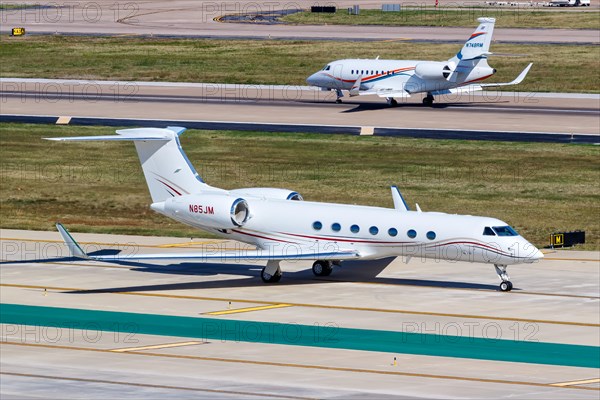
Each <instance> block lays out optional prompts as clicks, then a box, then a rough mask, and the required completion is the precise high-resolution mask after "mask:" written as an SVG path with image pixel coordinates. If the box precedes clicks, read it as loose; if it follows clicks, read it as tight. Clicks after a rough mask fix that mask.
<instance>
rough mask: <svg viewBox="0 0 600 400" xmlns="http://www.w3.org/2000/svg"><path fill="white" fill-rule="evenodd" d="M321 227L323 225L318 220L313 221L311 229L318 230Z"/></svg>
mask: <svg viewBox="0 0 600 400" xmlns="http://www.w3.org/2000/svg"><path fill="white" fill-rule="evenodd" d="M322 227H323V224H322V223H321V222H320V221H315V222H313V229H314V230H315V231H320V230H321V228H322Z"/></svg>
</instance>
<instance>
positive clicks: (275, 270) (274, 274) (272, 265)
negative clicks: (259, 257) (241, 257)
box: [260, 260, 282, 283]
mask: <svg viewBox="0 0 600 400" xmlns="http://www.w3.org/2000/svg"><path fill="white" fill-rule="evenodd" d="M281 275H282V274H281V268H280V267H279V261H276V260H271V261H268V262H267V266H266V267H264V268H263V269H262V271H261V272H260V277H261V279H262V280H263V282H264V283H277V282H279V281H280V280H281Z"/></svg>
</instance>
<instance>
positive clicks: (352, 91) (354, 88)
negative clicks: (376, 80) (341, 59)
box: [349, 75, 362, 96]
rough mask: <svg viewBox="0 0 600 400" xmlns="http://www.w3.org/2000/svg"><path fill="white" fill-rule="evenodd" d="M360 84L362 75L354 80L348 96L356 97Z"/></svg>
mask: <svg viewBox="0 0 600 400" xmlns="http://www.w3.org/2000/svg"><path fill="white" fill-rule="evenodd" d="M361 82H362V75H361V76H359V77H358V79H357V80H356V82H354V85H352V88H351V89H350V92H349V94H350V96H358V95H359V93H360V84H361Z"/></svg>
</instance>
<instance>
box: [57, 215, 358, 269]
mask: <svg viewBox="0 0 600 400" xmlns="http://www.w3.org/2000/svg"><path fill="white" fill-rule="evenodd" d="M56 228H57V229H58V232H59V233H60V235H61V236H62V238H63V240H64V241H65V244H66V246H67V248H68V249H69V252H70V253H71V256H72V257H76V258H83V259H87V260H95V261H127V260H131V261H137V260H198V261H244V260H246V261H260V260H264V261H268V260H277V261H283V260H356V259H360V258H361V257H360V254H359V253H358V252H356V251H354V250H339V249H332V251H326V250H324V251H315V250H314V249H308V248H306V249H304V248H301V247H298V248H293V249H287V250H288V251H286V252H285V253H278V252H277V251H273V250H240V251H210V252H186V253H160V254H123V255H120V254H116V255H97V256H96V255H89V254H87V253H86V252H85V251H83V249H82V248H81V246H80V245H79V243H77V242H76V241H75V239H73V237H72V236H71V234H70V233H69V232H68V231H67V230H66V229H65V227H64V226H63V225H62V224H60V223H57V224H56ZM291 250H298V251H291Z"/></svg>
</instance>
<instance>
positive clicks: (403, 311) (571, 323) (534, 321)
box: [0, 283, 600, 328]
mask: <svg viewBox="0 0 600 400" xmlns="http://www.w3.org/2000/svg"><path fill="white" fill-rule="evenodd" d="M0 287H14V288H24V289H49V290H59V291H70V292H82V291H96V292H97V290H98V289H77V288H61V287H50V286H38V285H19V284H11V283H1V284H0ZM105 293H107V294H120V295H128V296H147V297H159V298H171V299H185V300H205V301H227V302H229V301H231V302H232V303H233V302H236V303H255V304H266V305H275V304H282V302H275V301H265V300H248V299H226V298H222V297H202V296H189V295H174V294H164V293H147V292H146V293H142V292H105ZM285 304H289V305H290V306H293V307H307V308H324V309H331V310H346V311H365V312H381V313H390V314H408V315H427V316H435V317H451V318H468V319H487V320H491V321H515V322H529V323H539V324H554V325H573V326H585V327H594V328H597V327H600V324H593V323H586V322H572V321H549V320H540V319H527V318H510V317H498V316H485V315H467V314H451V313H440V312H429V311H410V310H393V309H385V308H369V307H352V306H338V305H323V304H309V303H291V302H287V303H285Z"/></svg>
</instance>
